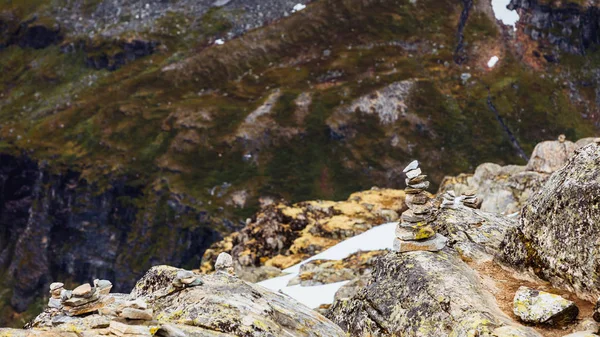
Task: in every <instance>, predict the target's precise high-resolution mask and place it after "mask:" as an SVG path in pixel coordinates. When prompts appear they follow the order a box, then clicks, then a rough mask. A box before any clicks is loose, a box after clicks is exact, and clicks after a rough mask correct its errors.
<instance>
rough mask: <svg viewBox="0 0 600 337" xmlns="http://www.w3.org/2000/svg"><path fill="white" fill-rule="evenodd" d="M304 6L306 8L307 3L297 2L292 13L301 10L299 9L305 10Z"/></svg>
mask: <svg viewBox="0 0 600 337" xmlns="http://www.w3.org/2000/svg"><path fill="white" fill-rule="evenodd" d="M304 8H306V5H304V4H296V6H294V8H292V13H296V12H299V11H301V10H303V9H304Z"/></svg>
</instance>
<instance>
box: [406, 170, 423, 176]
mask: <svg viewBox="0 0 600 337" xmlns="http://www.w3.org/2000/svg"><path fill="white" fill-rule="evenodd" d="M421 173H423V172H422V171H421V169H420V168H416V169H414V170H412V171H408V172H406V177H407V178H408V179H412V178H416V177H418V176H420V175H421Z"/></svg>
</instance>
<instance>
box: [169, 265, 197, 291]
mask: <svg viewBox="0 0 600 337" xmlns="http://www.w3.org/2000/svg"><path fill="white" fill-rule="evenodd" d="M202 284H203V282H202V280H201V279H200V276H199V275H196V274H194V272H193V271H190V270H180V271H178V272H177V275H176V276H175V279H174V280H173V287H175V288H178V289H183V288H188V287H195V286H201V285H202Z"/></svg>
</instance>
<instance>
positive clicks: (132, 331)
mask: <svg viewBox="0 0 600 337" xmlns="http://www.w3.org/2000/svg"><path fill="white" fill-rule="evenodd" d="M109 329H110V332H111V333H112V334H114V335H117V336H123V335H140V336H151V334H150V327H148V326H144V325H128V324H125V323H121V322H117V321H111V322H110V327H109Z"/></svg>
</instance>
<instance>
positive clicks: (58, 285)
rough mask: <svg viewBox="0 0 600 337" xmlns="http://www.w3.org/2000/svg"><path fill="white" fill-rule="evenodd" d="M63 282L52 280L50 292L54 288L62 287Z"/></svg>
mask: <svg viewBox="0 0 600 337" xmlns="http://www.w3.org/2000/svg"><path fill="white" fill-rule="evenodd" d="M64 286H65V284H64V283H61V282H54V283H52V284H50V292H53V291H55V290H58V289H61V288H64Z"/></svg>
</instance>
